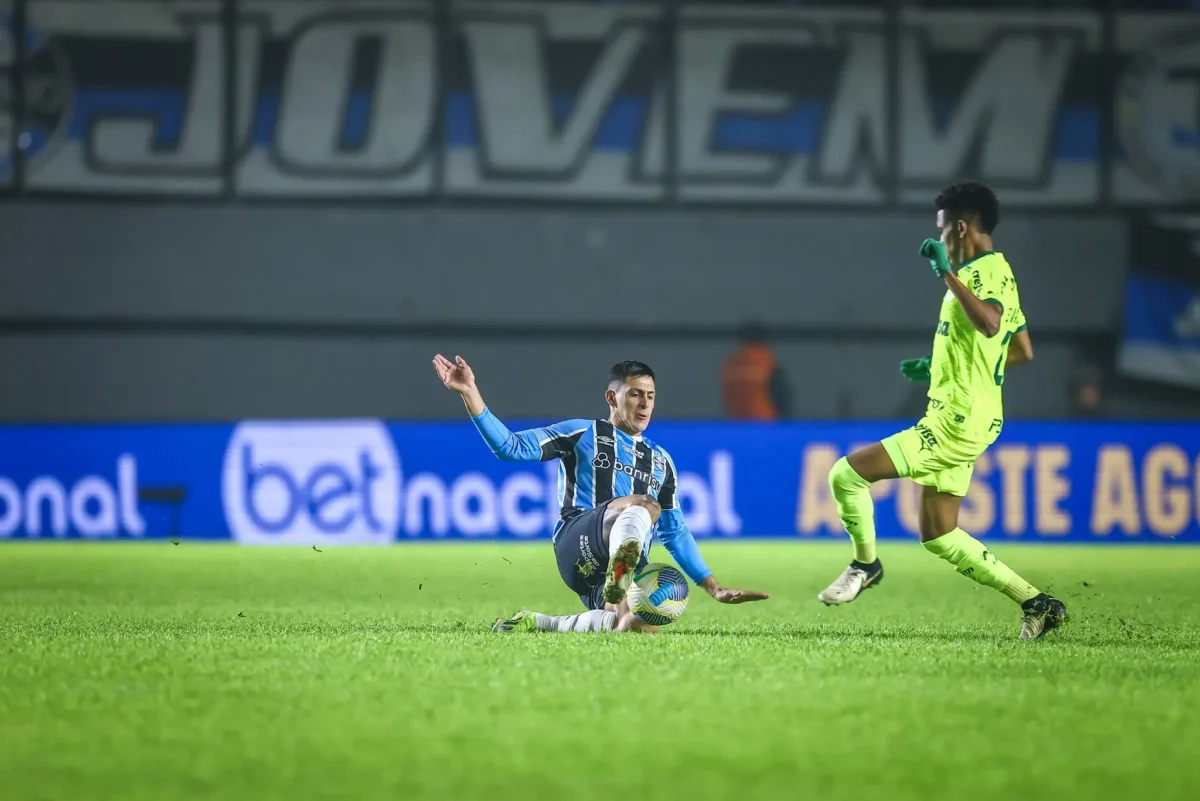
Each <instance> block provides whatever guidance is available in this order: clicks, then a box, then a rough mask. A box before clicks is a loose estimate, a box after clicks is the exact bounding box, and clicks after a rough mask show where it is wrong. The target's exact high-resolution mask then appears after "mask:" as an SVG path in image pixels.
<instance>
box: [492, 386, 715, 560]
mask: <svg viewBox="0 0 1200 801" xmlns="http://www.w3.org/2000/svg"><path fill="white" fill-rule="evenodd" d="M472 420H473V421H474V423H475V426H476V428H477V429H478V430H479V433H480V434H481V435H482V436H483V439H484V441H486V442H487V444H488V446H489V447H490V448H491V450H492V453H494V454H496V456H497V457H499V458H501V459H504V460H505V461H513V462H548V461H550V460H552V459H557V460H558V463H559V468H558V501H559V507H560V510H561V511H560V514H559V519H558V520H557V521H556V522H555V525H554V537H555V539H557V537H558V533H559V531H560V530H561V529H562V524H563V521H564V520H566V519H567V518H568V517H570V516H571V515H573V514H576V513H578V512H582V511H586V510H588V509H592V508H595V507H596V506H598V505H599V504H602V503H604V502H605V501H609V500H612V499H613V498H621V497H624V496H626V495H649V496H651V497H652V498H654V499H655V500H657V501H658V504H659V506H661V507H662V514H661V515H660V516H659V518H658V522H657V524H656V525H655V527H654V532H655V533H656V534H657V535H658V538H659V541H660V542H661V543H662V545H663V547H664V548H666V549H667V552H668V553H670V554H671V557H672V558H673V559H674V560H675V562H676V563H677V564H678V565H679V567H680V568H681V569H682V570H683V571H684V573H686V574H687V575H688V577H689V578H690V579H692V581H694V582H696V583H697V584H699V583H700V582H701V581H703V580H704V579H706V578H707V577H708V576H709V575H710V574H711V572H712V571H710V570H709V569H708V567H707V565H705V564H704V560H703V559H702V558H701V557H700V552H699V549H698V548H697V547H696V541H695V538H694V537H693V536H692V533H691V531H690V530H689V529H688V527H687V523H686V522H685V521H684V519H683V512H682V510H680V508H679V472H678V471H677V470H676V469H675V463H674V461H672V459H671V455H670V454H669V453H667V451H666V450H665V449H664V448H663V447H662V446H661V445H657V444H655V443H654V442H652V441H650V440H649V439H647V438H646V437H635V436H632V435H630V434H627V433H625V432H624V431H621V430H620V429H618V428H616V427H615V426H613V424H612V423H610V422H608V421H607V420H585V419H573V420H564V421H563V422H561V423H554V424H553V425H549V426H545V427H541V428H531V429H528V430H525V431H517V432H513V431H509V429H508V428H507V427H506V426H505V425H504V423H502V422H501V421H500V420H499V419H498V418H497V417H496V416H495V415H494V414H492V412H491V411H490V410H489V409H484V410H483V413H482V414H480V415H479V416H478V417H475V418H472ZM646 547H647V548H649V540H647V546H646Z"/></svg>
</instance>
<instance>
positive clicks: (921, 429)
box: [914, 424, 938, 452]
mask: <svg viewBox="0 0 1200 801" xmlns="http://www.w3.org/2000/svg"><path fill="white" fill-rule="evenodd" d="M914 428H915V429H916V432H917V434H918V435H919V436H920V437H921V451H922V452H924V451H931V450H933V449H934V448H936V447H937V444H938V442H937V437H935V436H934V435H933V432H932V431H930V430H929V426H926V425H920V424H918V425H917V426H915V427H914Z"/></svg>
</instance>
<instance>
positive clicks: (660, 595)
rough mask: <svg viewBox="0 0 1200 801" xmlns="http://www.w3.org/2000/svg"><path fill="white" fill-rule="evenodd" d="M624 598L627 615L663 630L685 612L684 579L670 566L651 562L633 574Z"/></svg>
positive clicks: (685, 593) (686, 602)
mask: <svg viewBox="0 0 1200 801" xmlns="http://www.w3.org/2000/svg"><path fill="white" fill-rule="evenodd" d="M626 597H627V598H628V599H629V611H630V612H633V614H634V616H636V617H637V618H638V619H639V620H641V621H642V622H643V623H649V624H650V625H651V626H665V625H667V624H668V623H672V622H674V621H676V620H678V619H679V616H680V615H682V614H683V613H684V611H685V610H686V609H687V604H688V583H687V578H685V577H684V575H683V574H682V573H680V572H679V570H678V569H676V568H674V567H672V566H671V565H666V564H663V563H662V562H651V563H650V564H648V565H646V566H645V567H643V568H642V569H641V570H640V571H638V572H636V573H634V574H633V583H632V584H630V585H629V592H628V593H627V595H626Z"/></svg>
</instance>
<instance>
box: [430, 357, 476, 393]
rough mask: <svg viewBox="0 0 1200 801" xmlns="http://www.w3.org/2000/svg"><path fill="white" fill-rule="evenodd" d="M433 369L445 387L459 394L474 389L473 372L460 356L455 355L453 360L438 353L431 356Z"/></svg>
mask: <svg viewBox="0 0 1200 801" xmlns="http://www.w3.org/2000/svg"><path fill="white" fill-rule="evenodd" d="M433 369H434V370H436V371H437V374H438V378H440V379H442V383H443V384H445V385H446V388H447V389H452V390H454V391H455V392H457V393H458V394H460V395H462V394H464V393H466V392H470V391H471V390H473V389H475V372H474V371H473V370H471V365H469V364H467V362H466V360H464V359H463V357H462V356H455V357H454V361H450V360H449V359H447V358H446V357H445V356H443V355H442V354H440V353H439V354H438V355H436V356H434V357H433Z"/></svg>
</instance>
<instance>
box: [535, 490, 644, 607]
mask: <svg viewBox="0 0 1200 801" xmlns="http://www.w3.org/2000/svg"><path fill="white" fill-rule="evenodd" d="M608 503H609V502H607V501H606V502H604V503H602V504H600V505H599V506H596V507H593V508H591V509H588V510H587V511H586V512H576V513H575V514H573V515H571V516H570V517H568V518H567V520H566V522H565V523H563V527H562V529H561V530H560V531H559V532H558V538H557V539H556V540H555V541H554V557H555V559H556V560H557V561H558V574H559V575H560V576H562V580H563V583H564V584H566V585H567V586H568V587H570V588H571V591H572V592H574V593H575V594H576V595H578V596H579V600H581V601H583V605H584V606H585V607H587V608H588V609H603V608H604V574H605V571H607V570H608V549H607V548H606V547H604V512H605V510H606V509H607V508H608ZM645 564H646V554H645V551H644V550H643V552H642V558H641V561H640V562H639V564H638V568H639V569H640V568H641V567H642V566H644V565H645Z"/></svg>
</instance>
